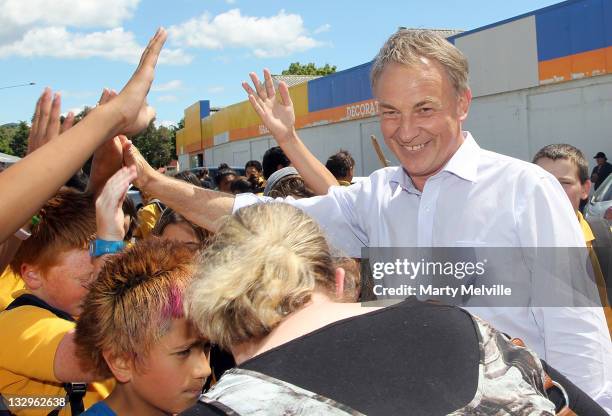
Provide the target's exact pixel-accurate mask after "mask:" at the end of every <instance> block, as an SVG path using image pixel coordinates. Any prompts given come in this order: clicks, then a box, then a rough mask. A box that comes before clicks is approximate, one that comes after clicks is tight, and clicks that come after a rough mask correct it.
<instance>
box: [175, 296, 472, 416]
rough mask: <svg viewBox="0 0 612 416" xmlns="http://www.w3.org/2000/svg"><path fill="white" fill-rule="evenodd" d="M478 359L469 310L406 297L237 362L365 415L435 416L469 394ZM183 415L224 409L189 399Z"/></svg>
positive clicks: (462, 402) (465, 401)
mask: <svg viewBox="0 0 612 416" xmlns="http://www.w3.org/2000/svg"><path fill="white" fill-rule="evenodd" d="M479 358H480V350H479V348H478V338H477V335H476V329H475V327H474V323H473V321H472V319H471V317H470V316H469V315H468V314H467V312H465V311H463V310H462V309H459V308H456V307H451V306H441V305H435V304H429V303H421V302H418V301H417V300H416V299H415V298H409V299H407V300H405V301H404V302H402V303H399V304H397V305H395V306H391V307H388V308H384V309H379V310H376V311H372V312H370V313H367V314H365V315H360V316H356V317H352V318H348V319H344V320H341V321H337V322H334V323H332V324H330V325H327V326H325V327H323V328H320V329H318V330H316V331H313V332H311V333H309V334H306V335H304V336H302V337H299V338H296V339H294V340H292V341H290V342H288V343H286V344H283V345H280V346H279V347H276V348H274V349H272V350H269V351H266V352H264V353H262V354H260V355H258V356H256V357H254V358H252V359H250V360H248V361H246V362H244V363H243V364H242V365H241V366H240V367H241V368H244V369H248V370H254V371H258V372H260V373H263V374H267V375H269V376H272V377H276V378H278V379H281V380H284V381H287V382H289V383H292V384H295V385H297V386H299V387H302V388H304V389H307V390H310V391H313V392H316V393H319V394H322V395H324V396H327V397H329V398H331V399H334V400H335V401H337V402H340V403H343V404H346V405H348V406H350V407H352V408H354V409H355V410H358V411H360V412H362V413H365V414H368V415H394V414H408V413H410V414H411V415H440V414H447V413H450V412H452V411H454V410H456V409H458V408H461V407H463V406H465V405H466V404H468V403H469V402H470V401H471V400H472V399H473V397H474V395H475V393H476V387H477V383H478V363H479ZM184 414H186V415H215V414H222V413H216V412H215V411H213V410H209V409H205V408H204V407H203V406H201V407H198V406H194V407H193V408H192V409H190V410H188V411H187V412H185V413H184Z"/></svg>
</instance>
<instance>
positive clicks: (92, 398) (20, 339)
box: [0, 292, 114, 416]
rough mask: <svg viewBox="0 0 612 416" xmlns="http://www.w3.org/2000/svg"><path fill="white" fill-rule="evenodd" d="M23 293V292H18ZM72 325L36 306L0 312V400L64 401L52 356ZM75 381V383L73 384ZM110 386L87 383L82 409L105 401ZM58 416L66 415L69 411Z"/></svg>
mask: <svg viewBox="0 0 612 416" xmlns="http://www.w3.org/2000/svg"><path fill="white" fill-rule="evenodd" d="M22 293H23V292H22ZM74 327H75V324H74V322H70V321H67V320H65V319H61V318H58V317H57V316H55V315H54V314H53V313H52V312H49V311H47V310H45V309H42V308H39V307H36V306H20V307H18V308H15V309H11V310H9V311H3V312H0V328H2V330H1V331H0V345H1V346H2V347H1V348H0V393H1V394H2V395H3V397H4V398H5V400H6V398H8V397H14V398H16V397H28V396H29V397H41V396H45V397H57V398H60V397H65V396H66V391H65V390H64V386H63V383H62V382H60V381H59V380H57V379H56V378H55V373H54V371H53V364H54V359H55V352H56V350H57V347H58V346H59V343H60V341H61V340H62V338H63V337H64V335H65V334H66V333H67V332H68V331H70V330H72V329H74ZM75 381H78V380H75ZM113 386H114V382H104V383H89V385H88V393H87V394H86V395H85V399H84V404H85V408H88V407H90V406H91V405H93V404H94V403H96V402H98V401H100V400H102V399H104V398H106V397H107V396H108V395H109V394H110V392H111V390H112V387H113ZM51 410H53V409H52V408H38V409H37V408H32V407H30V408H23V409H18V408H12V409H11V411H12V412H13V413H15V414H16V415H19V416H29V415H33V416H34V415H36V416H38V415H47V414H48V413H49V412H50V411H51ZM60 415H62V416H63V415H70V407H69V406H67V407H65V408H63V409H62V411H61V412H60Z"/></svg>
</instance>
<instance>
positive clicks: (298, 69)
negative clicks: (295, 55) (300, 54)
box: [282, 62, 336, 75]
mask: <svg viewBox="0 0 612 416" xmlns="http://www.w3.org/2000/svg"><path fill="white" fill-rule="evenodd" d="M334 72H336V65H334V66H330V65H329V64H325V66H322V67H318V68H317V67H316V66H315V64H314V63H313V62H310V63H308V64H306V65H302V64H300V63H299V62H293V63H292V64H291V65H289V69H286V70H284V71H283V72H282V74H283V75H329V74H333V73H334Z"/></svg>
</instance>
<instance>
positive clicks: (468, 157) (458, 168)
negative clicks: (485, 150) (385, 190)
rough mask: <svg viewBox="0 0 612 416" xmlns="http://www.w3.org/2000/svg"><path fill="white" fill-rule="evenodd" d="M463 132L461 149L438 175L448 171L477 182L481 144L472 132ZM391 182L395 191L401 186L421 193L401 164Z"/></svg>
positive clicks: (415, 192) (410, 191) (418, 193)
mask: <svg viewBox="0 0 612 416" xmlns="http://www.w3.org/2000/svg"><path fill="white" fill-rule="evenodd" d="M461 134H463V139H464V140H463V143H461V146H459V149H457V151H456V152H455V154H454V155H453V156H452V157H451V159H450V160H449V161H448V163H447V164H446V166H444V168H443V169H442V171H441V172H439V173H438V174H437V175H439V174H440V173H442V172H448V173H451V174H453V175H455V176H458V177H459V178H462V179H465V180H466V181H470V182H476V177H477V174H478V158H479V154H480V146H478V144H477V143H476V140H474V138H473V137H472V135H471V134H470V132H468V131H464V132H462V133H461ZM437 175H435V176H437ZM389 182H390V184H391V189H392V190H393V192H395V190H396V189H397V187H398V186H400V187H401V188H402V189H403V190H405V191H407V192H409V193H411V194H416V195H421V191H419V190H418V189H416V187H415V186H414V184H413V183H412V179H410V176H409V175H408V174H407V173H406V171H405V170H404V168H402V167H401V166H400V167H399V168H398V169H397V170H396V171H395V172H394V173H393V176H392V177H391V180H390V181H389Z"/></svg>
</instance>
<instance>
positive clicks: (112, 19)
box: [0, 0, 558, 125]
mask: <svg viewBox="0 0 612 416" xmlns="http://www.w3.org/2000/svg"><path fill="white" fill-rule="evenodd" d="M555 3H558V1H545V0H513V1H507V0H463V1H458V0H435V1H429V2H427V1H425V2H423V1H413V0H398V1H387V0H378V1H369V2H366V1H356V0H354V1H345V0H335V1H334V0H326V1H322V0H309V1H297V0H285V1H277V0H259V1H252V0H206V1H204V0H173V1H168V0H0V125H1V124H4V123H9V122H17V121H20V120H26V121H29V120H30V119H31V117H32V112H33V110H34V105H35V103H36V100H37V99H38V96H39V95H40V94H41V92H42V90H43V88H45V87H47V86H48V87H51V88H52V89H53V90H54V91H60V92H61V95H62V111H63V113H67V112H68V111H75V112H78V111H80V109H82V108H83V107H84V106H86V105H88V106H92V105H94V104H95V103H96V101H97V99H98V97H99V95H100V93H101V91H102V89H103V88H114V89H117V90H119V89H121V87H122V86H123V85H124V84H125V82H126V81H127V80H128V79H129V77H130V76H131V74H132V71H133V70H134V68H135V66H136V63H137V62H138V59H139V56H140V53H141V52H142V49H143V48H144V46H145V45H146V44H147V42H148V39H149V37H150V36H152V35H153V33H154V32H155V30H156V29H157V27H159V26H163V27H165V28H166V29H168V32H169V36H168V40H167V42H166V45H165V47H164V51H163V52H162V55H161V57H160V62H159V63H158V67H157V70H156V79H155V82H154V83H153V87H152V89H151V91H150V93H149V98H148V100H149V103H150V104H151V105H153V106H154V107H155V108H156V110H157V123H158V124H162V125H169V124H173V123H176V122H178V121H179V120H180V119H181V118H182V117H183V111H184V109H185V108H187V107H188V106H190V105H191V104H193V103H194V102H196V101H198V100H210V103H211V106H213V107H224V106H227V105H230V104H234V103H236V102H239V101H242V100H245V99H246V95H245V93H244V91H243V90H242V87H241V82H242V81H244V80H248V74H249V72H251V71H255V72H258V73H261V71H262V69H263V68H269V69H270V71H271V72H272V73H273V74H280V73H281V71H282V70H284V69H287V68H288V67H289V64H290V63H291V62H296V61H299V62H300V63H308V62H314V63H315V64H316V65H317V66H322V65H324V64H326V63H329V64H330V65H336V66H337V69H338V70H343V69H348V68H351V67H353V66H356V65H360V64H363V63H365V62H368V61H370V60H371V59H372V58H373V57H374V56H375V55H376V53H377V52H378V49H379V48H380V47H381V46H382V44H383V43H384V41H385V39H386V38H387V37H388V36H389V35H390V34H392V33H393V32H394V31H395V30H397V28H398V27H400V26H404V27H409V28H433V29H461V30H471V29H476V28H478V27H481V26H485V25H488V24H491V23H495V22H498V21H500V20H504V19H508V18H511V17H514V16H518V15H520V14H523V13H527V12H530V11H533V10H537V9H539V8H542V7H546V6H549V5H551V4H555ZM30 82H35V83H36V85H34V86H30V85H28V86H22V87H15V88H6V87H10V86H13V85H19V84H28V83H30Z"/></svg>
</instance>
